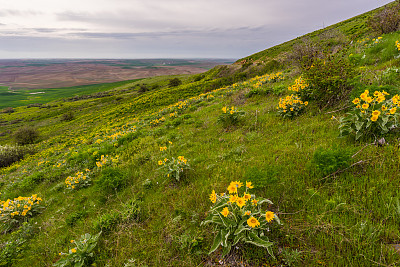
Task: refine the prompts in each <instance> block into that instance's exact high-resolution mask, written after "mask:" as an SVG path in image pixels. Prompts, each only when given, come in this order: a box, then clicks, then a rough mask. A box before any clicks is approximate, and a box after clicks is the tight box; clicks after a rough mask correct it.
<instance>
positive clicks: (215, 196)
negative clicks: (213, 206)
mask: <svg viewBox="0 0 400 267" xmlns="http://www.w3.org/2000/svg"><path fill="white" fill-rule="evenodd" d="M210 200H211V202H212V203H215V202H216V201H217V194H215V190H213V191H212V192H211V195H210Z"/></svg>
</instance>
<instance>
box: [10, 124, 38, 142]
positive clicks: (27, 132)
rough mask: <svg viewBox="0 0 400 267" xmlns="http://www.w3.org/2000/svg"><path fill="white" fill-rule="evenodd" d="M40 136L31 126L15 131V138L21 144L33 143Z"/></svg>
mask: <svg viewBox="0 0 400 267" xmlns="http://www.w3.org/2000/svg"><path fill="white" fill-rule="evenodd" d="M38 138H39V132H38V131H37V130H36V129H35V128H33V127H31V126H24V127H22V128H19V129H18V130H17V131H16V132H15V133H14V139H15V141H16V142H17V144H19V145H27V144H33V143H34V142H35V141H36V140H37V139H38Z"/></svg>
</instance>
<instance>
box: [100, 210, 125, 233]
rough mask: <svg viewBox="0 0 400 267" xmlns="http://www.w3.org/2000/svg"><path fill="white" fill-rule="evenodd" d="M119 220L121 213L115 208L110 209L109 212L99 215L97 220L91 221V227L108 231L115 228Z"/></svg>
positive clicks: (104, 231)
mask: <svg viewBox="0 0 400 267" xmlns="http://www.w3.org/2000/svg"><path fill="white" fill-rule="evenodd" d="M120 220H121V214H120V213H119V212H118V211H116V210H112V211H110V212H109V213H105V214H102V215H100V216H99V217H98V218H97V220H96V221H94V222H93V228H94V229H95V230H96V231H102V232H103V233H108V232H110V231H112V230H113V229H115V227H116V226H117V224H118V222H119V221H120Z"/></svg>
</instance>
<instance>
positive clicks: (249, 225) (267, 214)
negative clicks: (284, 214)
mask: <svg viewBox="0 0 400 267" xmlns="http://www.w3.org/2000/svg"><path fill="white" fill-rule="evenodd" d="M252 188H253V185H252V183H251V182H247V181H246V183H245V185H243V183H242V182H240V181H234V182H231V183H230V184H229V186H228V187H227V191H228V192H225V193H221V194H217V193H216V192H215V190H213V191H212V192H211V195H210V200H211V202H212V203H213V206H212V207H211V209H210V211H209V215H208V216H207V218H206V219H205V220H204V221H203V222H202V223H201V225H207V224H211V225H212V226H213V227H214V230H215V232H216V236H215V238H214V242H213V244H212V246H211V250H210V252H209V253H210V254H211V253H213V252H214V251H216V250H217V249H218V247H220V246H221V247H222V256H225V255H227V254H228V253H229V252H230V251H231V248H232V246H235V245H236V244H238V243H249V244H253V245H256V246H259V247H264V248H266V249H267V251H268V253H269V254H270V255H271V256H273V253H272V249H271V246H272V245H273V242H271V241H270V240H269V239H268V237H267V235H266V234H267V233H268V231H269V227H270V225H271V223H272V222H273V221H276V222H277V223H278V224H280V220H279V218H278V216H277V215H276V214H274V212H272V211H270V210H265V209H263V208H262V206H263V204H267V205H268V206H270V205H272V202H271V201H270V200H268V199H265V198H260V197H256V196H255V195H254V194H250V189H252Z"/></svg>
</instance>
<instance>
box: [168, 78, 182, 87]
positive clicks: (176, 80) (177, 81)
mask: <svg viewBox="0 0 400 267" xmlns="http://www.w3.org/2000/svg"><path fill="white" fill-rule="evenodd" d="M181 84H182V81H181V80H180V79H179V78H173V79H171V80H169V87H176V86H179V85H181Z"/></svg>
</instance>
